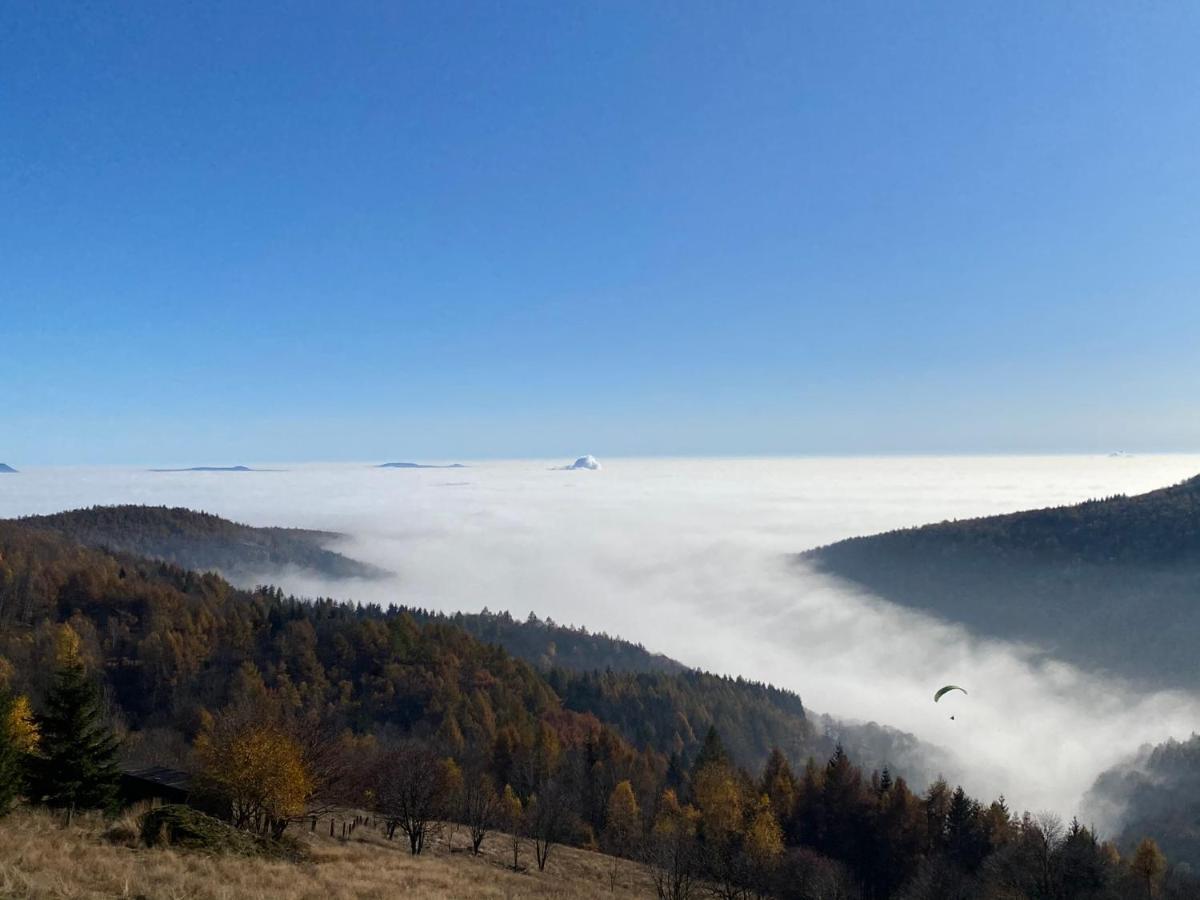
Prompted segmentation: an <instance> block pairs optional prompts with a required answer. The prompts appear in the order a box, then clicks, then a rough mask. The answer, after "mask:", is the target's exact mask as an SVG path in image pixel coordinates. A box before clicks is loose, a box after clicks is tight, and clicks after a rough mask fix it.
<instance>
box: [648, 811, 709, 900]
mask: <svg viewBox="0 0 1200 900" xmlns="http://www.w3.org/2000/svg"><path fill="white" fill-rule="evenodd" d="M699 820H700V814H699V813H698V812H697V811H696V809H695V808H694V807H692V806H691V805H684V804H681V803H680V802H679V798H678V796H676V794H675V791H674V790H672V789H670V788H667V789H666V790H664V791H663V794H662V797H661V798H660V799H659V802H658V812H657V814H656V815H655V817H654V827H653V829H652V832H651V837H650V843H649V853H648V854H647V856H648V861H649V862H650V865H651V870H650V871H651V877H652V878H653V880H654V890H655V893H656V894H657V896H658V898H659V900H689V898H691V897H692V896H693V892H694V890H695V885H696V881H697V879H698V878H699V858H698V856H699V854H698V847H697V835H696V832H697V828H698V824H699Z"/></svg>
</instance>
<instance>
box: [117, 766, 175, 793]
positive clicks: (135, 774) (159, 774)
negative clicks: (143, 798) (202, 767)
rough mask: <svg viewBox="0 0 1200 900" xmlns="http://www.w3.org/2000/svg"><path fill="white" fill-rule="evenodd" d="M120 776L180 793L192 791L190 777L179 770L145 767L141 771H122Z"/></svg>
mask: <svg viewBox="0 0 1200 900" xmlns="http://www.w3.org/2000/svg"><path fill="white" fill-rule="evenodd" d="M121 775H122V776H123V777H125V778H135V779H137V780H139V781H149V782H152V783H154V784H158V785H162V786H163V787H169V788H175V789H176V790H180V791H190V790H191V789H192V776H191V775H189V774H188V773H187V772H181V771H180V770H179V769H168V768H166V767H165V766H146V767H145V768H141V769H123V770H122V772H121Z"/></svg>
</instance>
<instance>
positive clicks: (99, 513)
mask: <svg viewBox="0 0 1200 900" xmlns="http://www.w3.org/2000/svg"><path fill="white" fill-rule="evenodd" d="M19 521H20V522H22V523H23V524H25V525H28V526H31V527H37V528H46V529H50V530H53V531H56V532H58V533H60V534H63V535H65V536H66V537H68V538H70V539H71V540H73V541H78V542H79V543H81V544H86V545H88V546H90V547H106V548H108V549H111V550H115V551H118V552H124V553H133V554H136V555H138V556H149V557H153V558H155V559H162V560H166V561H168V562H173V563H175V564H177V565H179V566H182V567H183V568H185V569H195V570H197V571H216V572H220V573H222V574H223V575H225V576H226V577H229V578H231V579H232V580H235V581H239V582H240V581H244V580H245V579H247V578H251V579H253V578H254V577H256V576H258V577H261V576H263V575H264V573H268V572H277V571H280V570H282V569H285V568H300V569H309V570H311V571H313V572H316V573H319V574H320V575H323V576H326V577H330V578H376V577H379V576H381V575H384V574H386V573H385V572H383V571H382V570H380V569H378V568H377V567H375V566H371V565H368V564H367V563H363V562H359V561H358V560H354V559H350V558H349V557H346V556H343V555H342V554H340V553H335V552H333V551H331V550H326V549H325V546H324V545H326V544H328V543H330V542H331V541H334V540H337V539H338V538H340V537H341V536H342V535H339V534H335V533H333V532H327V531H312V530H308V529H303V528H254V527H251V526H249V525H242V524H240V523H238V522H231V521H229V520H228V519H223V518H221V517H220V516H215V515H212V514H210V513H205V512H195V511H193V510H190V509H183V508H181V507H174V508H168V507H166V506H136V505H125V506H93V507H90V508H88V509H75V510H70V511H67V512H61V513H55V514H53V515H48V516H28V517H25V518H23V519H20V520H19Z"/></svg>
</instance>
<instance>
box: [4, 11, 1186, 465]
mask: <svg viewBox="0 0 1200 900" xmlns="http://www.w3.org/2000/svg"><path fill="white" fill-rule="evenodd" d="M1197 59H1200V7H1196V6H1193V5H1186V4H1145V3H1128V4H1114V3H1105V4H1096V3H1063V4H1045V3H1027V4H1022V3H1004V4H995V3H990V4H984V3H973V2H965V3H930V4H895V3H878V4H859V3H845V2H838V3H833V2H829V3H753V4H744V3H720V4H708V3H678V4H663V3H648V2H644V0H641V2H631V3H617V2H604V3H587V4H585V3H562V2H553V3H545V4H540V3H503V4H501V3H484V2H476V3H467V4H455V3H447V2H437V3H428V4H401V3H376V4H365V3H345V4H325V3H287V4H278V5H274V4H270V3H266V2H258V3H249V4H248V3H220V2H217V3H206V4H181V3H176V4H152V3H143V4H120V5H118V4H114V5H107V6H106V5H103V4H77V5H58V4H55V3H50V2H46V3H38V4H26V3H18V2H8V0H3V2H0V212H2V213H3V214H2V215H0V460H4V461H7V462H10V463H12V464H14V465H18V466H19V465H21V464H26V465H36V464H39V463H91V462H95V463H108V462H136V463H167V462H172V463H188V464H192V463H234V462H245V461H255V460H281V461H283V460H300V459H375V458H389V459H391V458H395V459H408V458H427V457H429V458H480V457H489V456H531V455H532V456H574V455H577V454H580V453H585V452H590V453H594V454H596V455H597V456H600V457H602V458H603V456H605V455H631V454H720V455H729V454H732V455H740V454H747V455H750V454H789V453H797V454H808V453H902V452H1040V451H1072V450H1089V451H1090V450H1096V451H1107V450H1112V449H1127V450H1134V451H1149V450H1197V449H1200V416H1198V415H1197V412H1198V410H1197V401H1196V397H1197V396H1198V395H1200V391H1198V389H1200V352H1198V350H1197V347H1198V345H1200V341H1198V339H1197V338H1198V335H1200V298H1198V296H1197V287H1198V286H1200V173H1198V171H1197V166H1198V161H1200V152H1198V151H1200V66H1197V65H1196V60H1197Z"/></svg>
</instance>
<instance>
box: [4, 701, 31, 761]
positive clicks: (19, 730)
mask: <svg viewBox="0 0 1200 900" xmlns="http://www.w3.org/2000/svg"><path fill="white" fill-rule="evenodd" d="M5 727H6V728H7V730H8V737H9V740H11V741H12V743H13V746H14V747H15V748H16V749H17V752H19V753H32V752H33V751H34V750H36V749H37V746H38V738H39V732H38V725H37V720H36V719H34V717H33V707H32V706H31V705H30V704H29V698H28V697H26V696H25V695H24V694H18V695H17V696H15V697H13V699H12V703H11V704H10V705H9V707H8V721H7V722H6V723H5Z"/></svg>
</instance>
